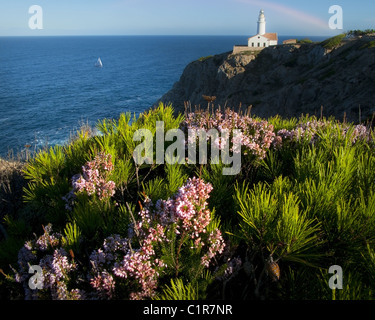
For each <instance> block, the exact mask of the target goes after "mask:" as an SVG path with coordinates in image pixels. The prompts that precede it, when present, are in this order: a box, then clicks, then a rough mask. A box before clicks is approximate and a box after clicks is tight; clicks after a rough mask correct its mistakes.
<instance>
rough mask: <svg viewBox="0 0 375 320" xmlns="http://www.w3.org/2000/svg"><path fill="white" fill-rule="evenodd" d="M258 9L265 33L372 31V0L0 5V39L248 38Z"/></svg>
mask: <svg viewBox="0 0 375 320" xmlns="http://www.w3.org/2000/svg"><path fill="white" fill-rule="evenodd" d="M32 5H39V6H40V7H41V8H42V9H43V30H31V29H30V28H29V25H28V23H29V19H30V17H31V16H32V15H31V14H29V7H30V6H32ZM332 5H340V6H341V7H342V9H343V18H344V30H339V31H337V30H335V31H333V30H331V29H330V28H329V27H328V21H329V19H330V17H331V15H330V14H329V13H328V9H329V7H330V6H332ZM260 8H263V9H264V10H265V13H266V18H267V31H268V32H277V33H279V35H296V36H297V35H307V36H308V35H310V36H315V35H317V36H319V35H323V36H326V35H334V34H337V33H340V32H342V31H345V30H350V29H367V28H371V29H372V28H373V29H375V1H373V0H357V1H350V0H337V1H336V0H332V1H331V0H328V1H327V0H314V1H305V0H304V1H301V0H280V1H276V0H270V1H268V0H101V1H99V0H32V1H30V0H0V36H13V35H249V36H250V35H253V34H255V33H256V21H257V17H258V13H259V10H260Z"/></svg>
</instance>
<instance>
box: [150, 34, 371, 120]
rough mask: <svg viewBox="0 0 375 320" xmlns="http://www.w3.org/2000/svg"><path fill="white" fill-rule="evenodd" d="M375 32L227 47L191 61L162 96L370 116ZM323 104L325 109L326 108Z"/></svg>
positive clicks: (178, 102) (264, 112)
mask: <svg viewBox="0 0 375 320" xmlns="http://www.w3.org/2000/svg"><path fill="white" fill-rule="evenodd" d="M374 40H375V38H371V37H367V38H362V39H354V40H347V41H343V42H342V43H341V44H339V45H337V46H336V47H334V48H330V49H327V48H325V47H324V46H323V45H322V44H301V45H299V44H297V45H280V46H275V47H269V48H266V49H264V50H263V51H261V52H246V53H239V54H235V55H233V54H232V53H223V54H219V55H216V56H213V57H209V58H207V59H201V60H200V61H194V62H192V63H190V64H189V65H188V66H187V67H186V68H185V70H184V72H183V74H182V75H181V78H180V80H179V81H178V82H176V83H175V84H174V86H173V88H172V89H171V90H170V91H169V92H167V93H166V94H165V95H164V96H163V97H162V98H161V99H160V100H159V101H157V102H160V101H162V102H164V103H172V104H173V106H174V108H175V109H176V110H177V111H183V110H184V103H185V102H190V103H191V105H192V106H195V105H200V106H201V107H206V106H207V101H205V100H204V99H203V97H202V96H203V95H206V96H216V101H215V106H216V107H217V106H219V105H220V106H222V107H223V106H228V107H231V108H234V109H236V108H238V107H239V105H240V104H241V105H242V107H247V106H250V105H251V106H252V109H251V110H252V114H254V115H257V116H260V117H269V116H273V115H276V114H279V115H281V116H283V117H292V116H294V117H299V116H300V115H301V114H302V113H303V114H310V115H314V114H315V115H317V116H320V114H321V110H323V115H324V116H335V117H336V118H337V119H340V120H342V119H343V117H344V114H345V115H346V119H347V120H349V121H355V122H358V121H359V117H361V120H366V119H371V117H372V115H373V113H374V112H375V41H374ZM322 107H323V109H322Z"/></svg>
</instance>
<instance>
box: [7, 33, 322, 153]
mask: <svg viewBox="0 0 375 320" xmlns="http://www.w3.org/2000/svg"><path fill="white" fill-rule="evenodd" d="M247 38H248V37H247V36H66V37H65V36H58V37H46V36H44V37H34V36H33V37H0V157H3V158H6V157H9V156H12V157H13V156H15V155H17V154H23V153H25V151H26V150H27V151H37V150H39V149H41V148H46V147H47V148H48V147H51V146H54V145H63V144H65V143H67V142H68V141H69V139H70V138H71V137H72V136H73V135H74V134H75V133H76V132H77V130H79V128H80V127H81V126H82V125H89V126H92V127H94V126H95V125H96V124H97V123H98V120H102V119H105V118H110V119H117V118H118V117H119V115H120V114H121V113H124V112H131V113H133V114H136V115H138V114H139V113H141V112H144V111H145V110H147V109H148V108H150V107H152V106H153V105H154V103H155V102H156V101H157V100H158V99H159V98H161V96H162V95H163V94H164V93H166V92H167V91H169V90H170V89H171V88H172V87H173V84H174V83H175V82H176V81H178V80H179V78H180V76H181V74H182V72H183V70H184V68H185V67H186V65H187V64H189V63H190V62H192V61H194V60H197V59H199V58H201V57H206V56H210V55H215V54H219V53H223V52H228V51H231V50H232V49H233V46H234V45H241V44H242V45H245V44H246V43H247ZM290 38H298V39H303V38H309V39H311V40H313V41H321V40H324V39H325V38H326V37H305V36H304V37H296V36H283V37H282V36H280V37H279V43H282V41H283V40H286V39H290ZM99 57H100V59H101V61H102V63H103V67H102V68H98V67H95V63H96V62H97V60H98V58H99Z"/></svg>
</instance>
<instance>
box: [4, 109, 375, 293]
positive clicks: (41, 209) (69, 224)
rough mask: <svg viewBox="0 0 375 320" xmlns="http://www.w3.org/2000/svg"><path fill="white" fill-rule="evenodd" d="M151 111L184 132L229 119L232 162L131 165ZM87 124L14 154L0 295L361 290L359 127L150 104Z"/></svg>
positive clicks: (374, 240) (368, 240)
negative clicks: (16, 176) (13, 198)
mask: <svg viewBox="0 0 375 320" xmlns="http://www.w3.org/2000/svg"><path fill="white" fill-rule="evenodd" d="M156 121H164V127H165V132H167V131H168V130H170V129H173V128H181V129H182V130H184V132H185V133H186V134H187V133H188V132H190V133H191V132H193V131H194V130H200V129H204V130H209V129H218V130H219V131H221V130H223V128H228V129H230V130H233V129H236V128H237V129H241V135H238V136H234V135H233V136H232V135H231V136H230V139H231V140H230V142H231V145H233V146H234V142H240V144H241V145H242V148H241V150H238V149H236V148H234V147H233V148H232V150H231V152H232V153H233V154H234V153H238V152H239V153H240V154H241V168H240V171H239V173H238V174H236V175H223V168H226V167H227V165H226V164H224V163H223V162H222V161H219V162H217V161H213V160H214V158H213V157H212V155H211V156H210V157H209V159H207V160H208V161H207V162H206V163H203V164H189V163H184V164H178V163H176V164H167V163H166V164H156V163H150V164H146V163H144V164H143V165H138V164H137V163H136V162H135V161H134V159H133V152H134V150H135V148H136V147H137V145H138V144H139V143H140V142H139V143H137V142H135V141H133V137H134V134H135V132H136V131H137V130H138V129H149V130H150V131H151V132H152V134H153V135H154V137H155V136H156ZM97 128H98V130H99V131H100V134H99V135H97V136H91V135H90V134H88V132H87V131H86V130H82V131H80V132H78V134H77V137H76V138H75V139H74V140H72V141H71V142H70V143H69V144H67V145H65V146H56V147H53V148H51V149H49V150H43V151H40V152H39V153H38V154H36V155H35V156H34V157H32V158H31V159H29V160H28V162H27V163H26V165H25V167H24V169H23V175H24V177H25V179H26V181H27V183H26V184H24V190H23V195H22V197H23V201H24V204H23V205H21V206H16V207H14V210H8V211H7V212H6V213H4V215H3V220H2V222H1V223H2V224H1V226H2V234H3V236H2V238H1V242H0V268H1V270H0V272H1V275H0V277H1V278H0V285H1V289H0V295H1V298H5V299H20V298H21V299H24V298H26V299H158V300H165V299H166V300H171V299H178V300H181V299H239V300H243V299H281V300H283V299H285V300H286V299H293V300H298V299H322V300H331V299H353V300H354V299H361V300H363V299H372V298H373V289H374V287H375V268H374V266H375V148H374V147H375V145H374V141H375V140H374V138H375V135H374V133H373V131H372V130H371V129H370V128H369V127H366V126H364V125H354V124H349V123H341V122H338V121H336V120H334V119H332V118H330V119H325V118H322V119H317V118H315V117H308V116H302V117H301V118H300V119H296V118H292V119H282V118H280V117H273V118H270V119H268V120H265V119H259V118H256V117H250V115H249V114H248V113H247V112H246V113H241V112H238V113H236V112H234V111H231V110H225V111H224V112H221V111H220V110H217V111H212V112H211V113H210V112H209V111H199V110H195V112H193V113H190V114H186V115H185V116H184V115H177V116H175V115H174V113H173V109H172V107H171V106H164V105H163V104H160V105H159V107H157V108H155V109H154V110H150V111H148V112H145V113H143V114H141V115H140V116H139V117H138V118H136V117H132V116H131V114H122V115H121V116H120V118H119V119H118V120H103V121H100V122H99V123H98V125H97ZM193 139H194V138H193ZM154 140H155V139H154ZM186 141H190V142H191V136H188V137H187V139H186ZM172 143H173V142H168V141H166V142H165V146H164V148H165V150H166V149H167V148H168V147H169V146H170V145H171V144H172ZM213 144H214V145H216V146H219V148H224V145H223V142H222V140H220V139H216V140H212V141H211V140H209V146H210V145H213ZM221 150H223V149H221ZM153 156H154V159H155V157H156V150H155V148H154V149H153ZM221 160H222V159H221ZM30 265H38V266H40V267H41V268H42V272H43V274H42V277H41V279H40V281H41V284H42V288H41V289H36V290H33V289H31V288H30V286H29V280H30V276H31V275H30V274H29V266H30ZM333 265H338V266H340V267H341V268H342V269H343V277H344V278H343V282H344V285H343V288H342V289H341V290H339V289H335V290H332V289H331V288H330V287H329V280H330V278H331V277H332V274H330V273H329V268H330V267H331V266H333Z"/></svg>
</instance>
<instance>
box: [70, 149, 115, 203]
mask: <svg viewBox="0 0 375 320" xmlns="http://www.w3.org/2000/svg"><path fill="white" fill-rule="evenodd" d="M113 169H114V167H113V163H112V157H111V155H110V154H104V153H99V154H98V155H97V156H96V157H95V159H94V160H92V161H89V162H87V163H86V164H85V165H84V166H83V167H82V172H83V174H76V175H75V176H73V178H72V186H73V190H71V191H70V193H68V194H67V195H66V196H65V197H64V198H63V199H64V200H65V201H66V208H67V209H68V210H72V205H73V203H74V199H75V198H76V194H79V193H87V195H88V196H91V195H94V194H96V195H97V196H98V198H99V200H105V199H108V198H110V197H112V196H113V195H114V194H115V188H116V185H115V183H114V182H113V181H107V180H108V177H109V175H110V173H111V172H112V171H113Z"/></svg>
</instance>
